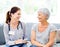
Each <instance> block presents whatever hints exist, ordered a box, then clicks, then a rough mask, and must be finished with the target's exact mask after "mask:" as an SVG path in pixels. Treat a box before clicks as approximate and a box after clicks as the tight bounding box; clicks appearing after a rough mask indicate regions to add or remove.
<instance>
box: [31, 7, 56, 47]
mask: <svg viewBox="0 0 60 47" xmlns="http://www.w3.org/2000/svg"><path fill="white" fill-rule="evenodd" d="M49 15H50V12H49V10H48V9H47V8H41V9H39V11H38V20H39V23H38V24H36V25H34V26H33V27H32V32H31V43H32V46H31V47H53V46H54V45H55V37H56V27H55V26H54V25H52V24H50V23H48V21H47V20H48V18H49Z"/></svg>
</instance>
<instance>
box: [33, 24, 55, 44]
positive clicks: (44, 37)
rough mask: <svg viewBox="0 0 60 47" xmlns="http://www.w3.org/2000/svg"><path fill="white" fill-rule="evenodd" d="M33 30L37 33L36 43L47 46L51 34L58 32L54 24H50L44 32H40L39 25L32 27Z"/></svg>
mask: <svg viewBox="0 0 60 47" xmlns="http://www.w3.org/2000/svg"><path fill="white" fill-rule="evenodd" d="M32 30H34V31H35V32H36V41H38V42H40V43H41V44H44V45H45V44H46V43H48V41H49V36H50V32H53V31H55V30H56V27H55V26H54V25H52V24H49V25H48V27H47V28H46V29H45V31H43V32H39V31H38V24H35V25H34V26H33V27H32Z"/></svg>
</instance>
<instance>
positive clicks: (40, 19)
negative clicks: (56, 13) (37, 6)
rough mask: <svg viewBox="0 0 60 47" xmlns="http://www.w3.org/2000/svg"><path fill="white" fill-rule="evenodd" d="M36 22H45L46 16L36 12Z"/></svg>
mask: <svg viewBox="0 0 60 47" xmlns="http://www.w3.org/2000/svg"><path fill="white" fill-rule="evenodd" d="M38 20H39V22H43V21H46V20H47V15H45V14H43V13H42V12H38Z"/></svg>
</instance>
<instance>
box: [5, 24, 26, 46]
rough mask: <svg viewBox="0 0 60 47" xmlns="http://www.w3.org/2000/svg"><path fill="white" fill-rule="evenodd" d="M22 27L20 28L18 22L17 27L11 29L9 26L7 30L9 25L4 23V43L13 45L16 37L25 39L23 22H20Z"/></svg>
mask: <svg viewBox="0 0 60 47" xmlns="http://www.w3.org/2000/svg"><path fill="white" fill-rule="evenodd" d="M22 27H23V29H22V28H21V24H19V26H18V29H17V28H16V29H13V28H11V27H10V31H9V26H8V24H4V36H5V40H6V44H8V45H14V44H15V40H18V39H23V37H24V39H27V36H26V34H25V31H26V30H25V24H24V23H22Z"/></svg>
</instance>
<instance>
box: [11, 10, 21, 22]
mask: <svg viewBox="0 0 60 47" xmlns="http://www.w3.org/2000/svg"><path fill="white" fill-rule="evenodd" d="M20 17H21V12H20V10H18V11H17V12H16V13H14V14H12V17H11V19H14V20H17V21H19V19H20Z"/></svg>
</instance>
